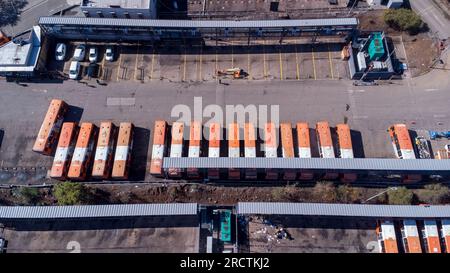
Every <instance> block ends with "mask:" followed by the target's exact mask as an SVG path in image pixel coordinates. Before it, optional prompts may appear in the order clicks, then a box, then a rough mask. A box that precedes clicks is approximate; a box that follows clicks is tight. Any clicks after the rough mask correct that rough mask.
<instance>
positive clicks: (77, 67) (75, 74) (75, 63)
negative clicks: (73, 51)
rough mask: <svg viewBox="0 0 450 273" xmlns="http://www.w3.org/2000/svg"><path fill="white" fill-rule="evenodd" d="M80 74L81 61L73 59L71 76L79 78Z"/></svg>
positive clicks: (73, 78)
mask: <svg viewBox="0 0 450 273" xmlns="http://www.w3.org/2000/svg"><path fill="white" fill-rule="evenodd" d="M79 75H80V63H79V62H78V61H72V62H71V63H70V68H69V78H70V79H72V80H76V79H78V76H79Z"/></svg>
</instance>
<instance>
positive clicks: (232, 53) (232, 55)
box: [231, 41, 234, 68]
mask: <svg viewBox="0 0 450 273" xmlns="http://www.w3.org/2000/svg"><path fill="white" fill-rule="evenodd" d="M231 67H232V68H234V47H233V41H231Z"/></svg>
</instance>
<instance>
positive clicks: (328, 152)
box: [150, 120, 356, 182]
mask: <svg viewBox="0 0 450 273" xmlns="http://www.w3.org/2000/svg"><path fill="white" fill-rule="evenodd" d="M243 127H244V128H243V136H241V132H242V130H241V129H240V126H239V124H238V123H231V124H229V125H228V127H227V130H226V132H227V137H226V140H227V143H228V144H227V146H228V151H227V156H228V157H249V158H251V157H256V156H257V148H256V145H257V132H256V128H255V126H254V124H252V123H245V124H244V126H243ZM168 128H169V126H168V124H167V122H166V121H164V120H158V121H156V122H155V126H154V130H153V147H152V158H151V163H150V174H152V175H154V176H163V175H164V170H163V168H162V161H163V158H164V157H165V156H168V157H183V156H185V155H184V153H183V150H187V151H188V152H187V156H188V157H191V158H195V157H200V156H206V157H211V158H214V157H220V156H221V154H220V151H221V140H222V137H223V135H222V128H221V126H220V124H219V123H214V122H213V123H210V124H209V127H208V128H205V129H206V130H205V134H208V138H207V139H208V140H207V141H206V142H207V143H206V145H205V142H203V138H202V132H203V128H202V124H201V122H199V121H192V122H191V123H190V125H189V128H186V126H185V124H184V123H182V122H174V123H173V124H172V126H171V129H170V130H169V129H168ZM293 129H294V128H293V127H292V124H291V123H289V122H283V123H281V124H280V126H279V128H277V127H276V125H275V123H273V122H268V123H266V124H265V126H264V130H263V133H264V144H263V145H264V147H263V148H264V157H266V158H276V157H278V156H279V154H278V150H279V149H278V147H279V145H278V143H280V144H281V145H280V147H281V153H280V156H282V157H283V158H294V157H300V158H311V140H310V132H309V125H308V123H306V122H299V123H297V124H296V128H295V130H293ZM185 130H189V132H185ZM294 132H295V135H294ZM185 133H186V134H185ZM184 135H189V140H188V141H186V142H185V141H184V139H183V136H184ZM316 135H317V143H318V146H319V154H320V156H321V157H322V158H335V156H336V155H335V152H334V147H333V140H332V136H331V130H330V126H329V124H328V122H327V121H320V122H318V123H317V124H316ZM336 135H337V143H336V144H337V145H336V146H337V153H338V155H337V156H338V157H339V158H353V157H354V154H353V147H352V140H351V134H350V127H349V126H348V125H347V124H338V125H337V126H336ZM169 139H170V140H171V141H170V142H169ZM242 140H243V141H242ZM280 140H281V141H280ZM185 143H186V144H187V146H188V147H183V145H184V144H185ZM222 144H223V143H222ZM202 147H203V148H204V149H202ZM167 174H168V176H169V177H171V178H180V177H182V176H183V174H184V171H183V170H180V169H169V170H168V173H167ZM279 175H280V173H279V172H278V170H275V169H273V170H272V169H268V170H266V176H265V179H267V180H277V179H279ZM186 176H187V178H193V179H195V178H199V177H200V172H199V170H198V169H196V168H188V169H187V170H186ZM242 176H243V177H244V178H245V179H256V178H257V172H256V169H246V170H245V174H242V173H241V170H239V169H233V168H231V169H229V170H228V178H229V179H242V178H243V177H242ZM313 176H314V174H313V173H312V172H300V173H298V172H297V171H295V170H286V171H285V172H284V173H283V175H282V179H284V180H295V179H300V180H311V179H313ZM339 176H340V179H341V180H342V181H344V182H352V181H355V180H356V175H355V174H350V173H348V174H341V175H339V174H337V173H327V174H326V175H325V179H337V178H338V177H339ZM207 177H208V178H209V179H219V178H220V173H219V169H214V168H210V169H208V173H207Z"/></svg>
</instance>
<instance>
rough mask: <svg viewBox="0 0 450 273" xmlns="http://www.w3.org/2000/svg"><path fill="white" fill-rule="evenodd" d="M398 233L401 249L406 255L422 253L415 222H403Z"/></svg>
mask: <svg viewBox="0 0 450 273" xmlns="http://www.w3.org/2000/svg"><path fill="white" fill-rule="evenodd" d="M401 223H402V226H401V228H400V232H401V233H402V242H403V248H404V250H405V252H406V253H422V247H421V246H420V238H419V231H418V230H417V223H416V221H415V220H409V219H408V220H403V221H401Z"/></svg>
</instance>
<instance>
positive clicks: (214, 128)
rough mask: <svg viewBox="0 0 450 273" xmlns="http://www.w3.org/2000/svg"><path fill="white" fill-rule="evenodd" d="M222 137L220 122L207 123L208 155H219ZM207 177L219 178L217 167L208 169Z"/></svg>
mask: <svg viewBox="0 0 450 273" xmlns="http://www.w3.org/2000/svg"><path fill="white" fill-rule="evenodd" d="M221 139H222V129H221V127H220V124H219V123H217V122H212V123H210V124H209V139H208V157H220V141H221ZM208 178H209V179H219V178H220V173H219V169H216V168H210V169H208Z"/></svg>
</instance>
